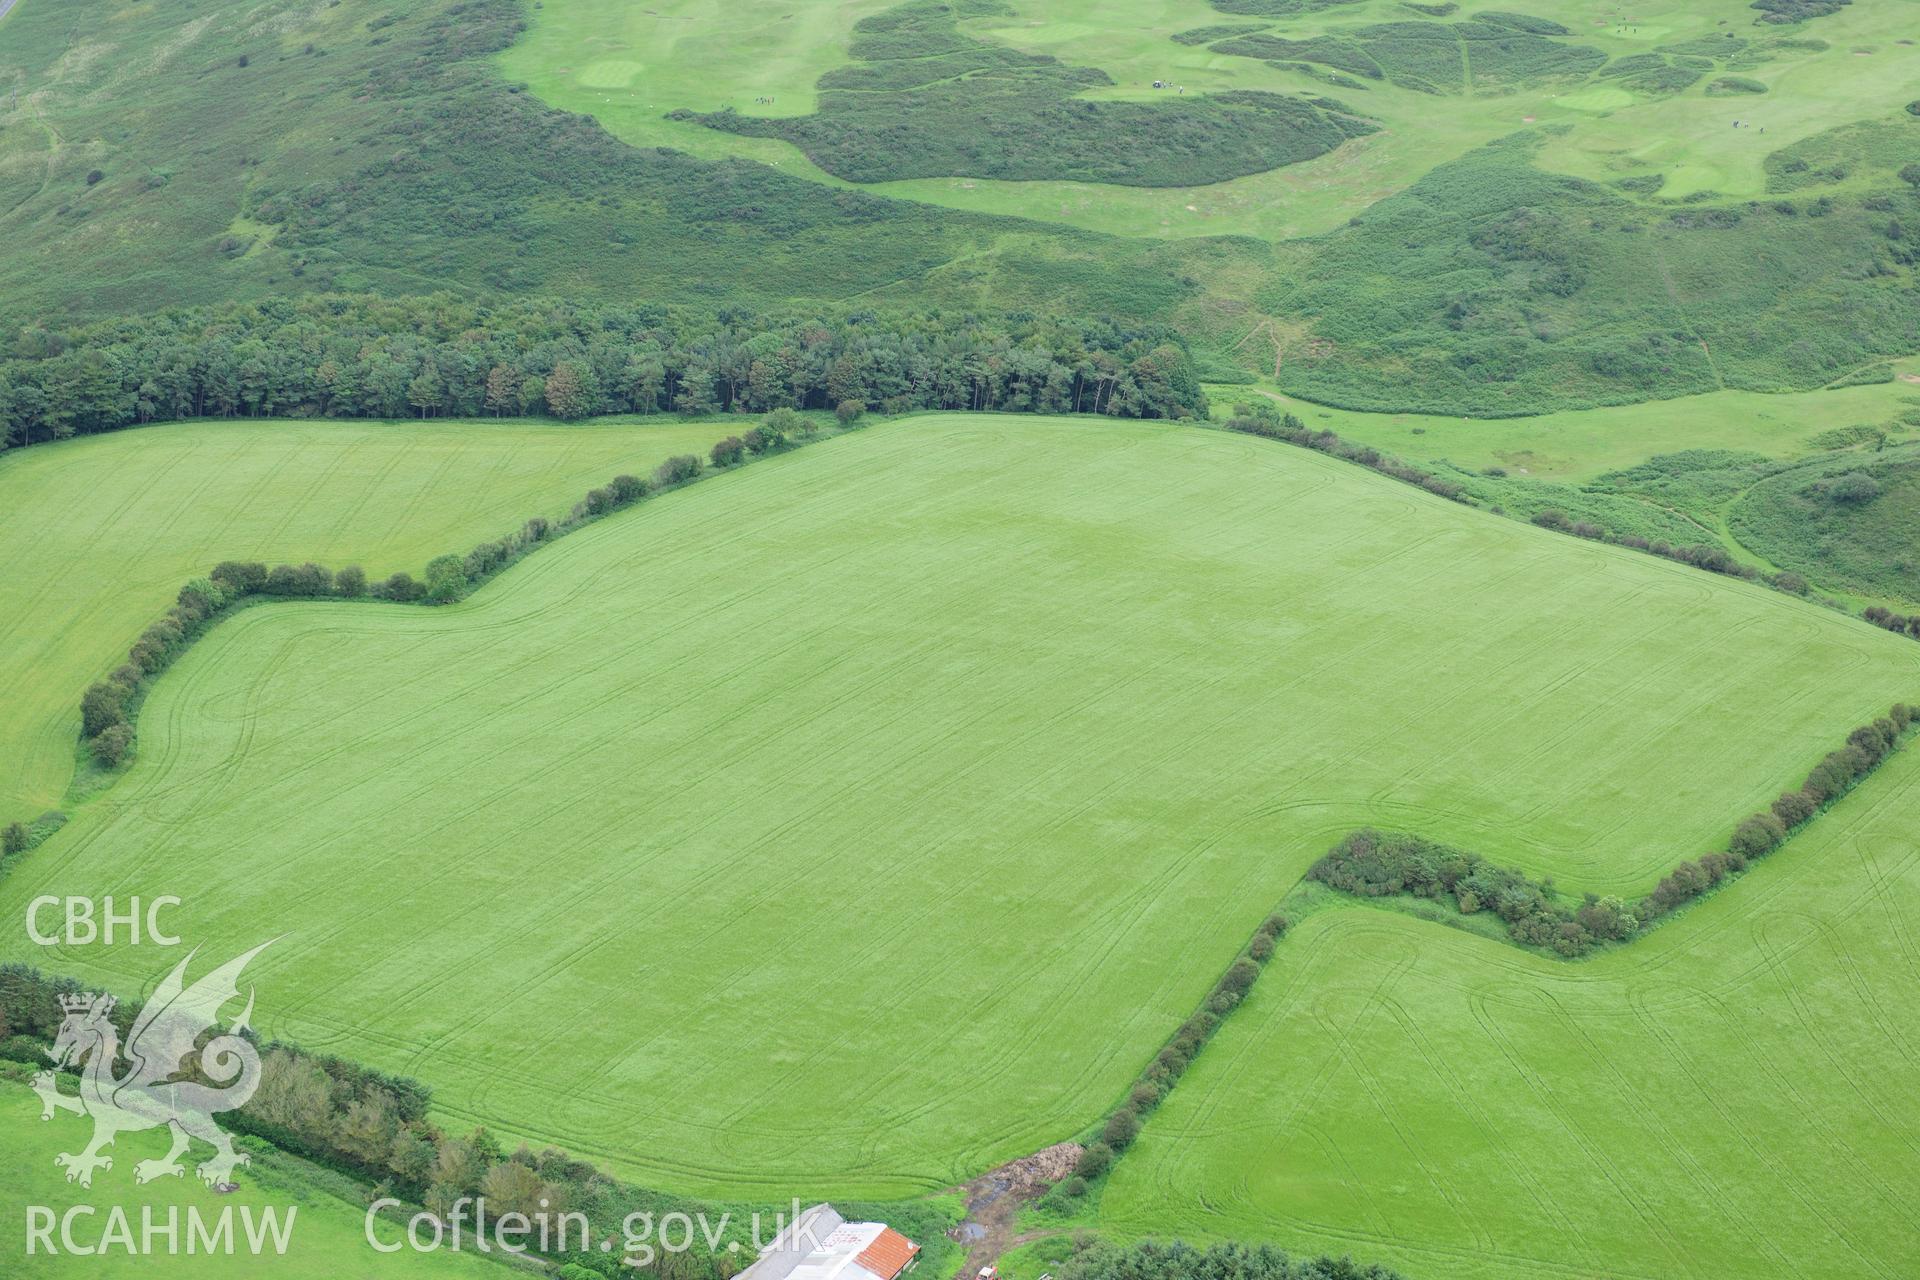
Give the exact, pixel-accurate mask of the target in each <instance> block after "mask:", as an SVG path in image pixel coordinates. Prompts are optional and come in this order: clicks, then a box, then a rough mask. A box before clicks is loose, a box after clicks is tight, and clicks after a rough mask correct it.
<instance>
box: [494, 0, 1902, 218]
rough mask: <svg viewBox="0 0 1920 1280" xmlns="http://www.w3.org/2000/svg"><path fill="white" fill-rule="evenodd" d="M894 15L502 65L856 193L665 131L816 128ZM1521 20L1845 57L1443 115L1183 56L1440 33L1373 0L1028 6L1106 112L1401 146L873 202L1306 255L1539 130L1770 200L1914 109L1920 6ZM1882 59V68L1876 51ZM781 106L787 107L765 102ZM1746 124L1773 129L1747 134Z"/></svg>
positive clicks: (1626, 166)
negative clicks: (1322, 238)
mask: <svg viewBox="0 0 1920 1280" xmlns="http://www.w3.org/2000/svg"><path fill="white" fill-rule="evenodd" d="M890 7H892V5H891V3H889V0H861V3H858V4H853V5H845V6H830V7H820V6H814V7H802V8H799V9H795V8H793V7H792V6H782V5H776V4H771V3H764V2H760V0H756V2H755V3H750V4H748V5H745V6H741V5H717V4H714V3H712V2H711V0H666V2H665V3H660V4H655V5H650V6H648V7H646V8H644V9H640V8H636V7H634V6H630V5H623V4H620V3H617V0H543V3H542V4H541V6H540V7H539V8H538V9H536V10H534V11H533V13H532V14H531V26H530V28H529V30H528V32H527V34H526V35H525V36H523V37H522V38H521V39H520V40H519V41H518V42H517V43H516V44H515V45H514V46H513V47H512V48H511V49H509V50H507V51H506V52H505V53H504V54H502V55H501V57H500V60H499V61H500V66H501V69H502V70H503V72H504V73H505V74H507V75H508V76H510V77H512V78H514V79H518V80H523V81H525V82H526V83H528V84H529V85H530V86H531V87H532V88H533V90H534V91H535V92H536V93H538V94H540V96H541V97H542V98H543V99H545V100H546V101H549V102H551V103H553V104H554V105H556V106H560V107H564V108H566V109H567V110H570V111H578V112H581V113H583V114H587V115H591V116H593V117H594V118H595V119H597V120H599V121H600V122H602V123H603V124H604V125H605V126H606V127H607V128H609V129H611V130H612V131H613V132H614V133H615V134H616V135H617V136H619V137H621V138H623V139H626V140H627V141H629V142H633V143H635V144H637V145H643V146H671V147H675V148H678V149H681V150H685V151H688V152H690V153H692V154H696V155H701V156H704V157H710V158H717V157H721V156H729V155H737V156H747V157H751V158H754V159H758V160H762V161H765V162H767V163H770V164H773V165H775V166H776V167H778V168H780V169H781V170H783V171H784V172H787V173H792V174H797V175H800V176H804V177H807V178H810V179H813V180H815V181H825V182H837V181H838V180H836V179H832V178H831V177H830V176H829V175H827V174H826V173H825V172H823V171H822V170H821V169H819V168H818V167H817V166H816V165H814V164H813V163H811V162H810V161H808V160H807V159H806V157H805V156H803V155H802V154H801V153H800V152H799V150H798V149H797V148H795V147H793V146H792V145H790V144H787V143H784V142H779V141H775V140H772V139H767V138H745V137H738V136H732V135H726V134H718V133H715V132H713V131H712V130H709V129H705V128H702V127H701V126H699V125H697V124H693V123H689V122H684V121H673V120H668V119H666V118H665V117H666V114H667V113H668V112H669V111H672V110H675V109H677V108H678V109H686V110H690V111H696V112H704V111H714V110H719V109H721V108H724V107H734V108H736V109H738V110H739V111H741V112H742V113H743V114H748V115H765V116H798V115H805V114H808V113H811V112H812V111H814V110H815V108H816V107H817V105H818V94H817V92H816V83H817V81H818V80H819V78H820V77H821V76H822V75H825V74H828V73H830V72H833V71H835V70H838V69H840V68H842V67H845V66H846V65H848V63H849V61H850V55H849V52H848V50H849V45H850V44H851V42H852V34H853V33H852V27H853V24H854V23H855V22H856V21H858V20H859V19H861V18H863V17H867V16H871V15H873V14H876V13H880V12H883V11H885V10H886V9H888V8H890ZM1513 7H1514V6H1512V5H1511V4H1509V3H1507V0H1499V2H1497V3H1487V4H1484V5H1482V4H1469V5H1466V6H1463V9H1462V11H1461V13H1459V14H1457V15H1455V17H1456V18H1466V17H1471V16H1472V15H1473V14H1475V13H1478V12H1480V11H1482V10H1483V9H1491V10H1500V9H1508V10H1511V9H1512V8H1513ZM1519 7H1520V9H1521V10H1522V11H1524V12H1526V13H1528V14H1534V15H1538V16H1540V17H1544V18H1547V19H1551V20H1556V21H1558V22H1559V23H1560V24H1562V25H1564V26H1565V27H1566V28H1567V29H1568V30H1569V33H1570V34H1569V35H1568V36H1567V37H1566V42H1567V43H1568V44H1573V45H1580V46H1585V47H1590V48H1596V49H1599V50H1601V51H1602V52H1604V53H1606V54H1608V55H1609V56H1612V57H1615V58H1620V57H1630V56H1633V55H1636V54H1645V53H1646V52H1648V51H1649V50H1652V49H1656V48H1660V47H1665V46H1670V45H1678V44H1683V43H1685V42H1688V41H1692V40H1699V39H1701V38H1703V37H1709V36H1716V35H1720V34H1722V33H1726V32H1737V33H1738V35H1739V37H1740V38H1742V39H1743V40H1745V41H1748V42H1750V43H1751V44H1752V45H1754V46H1755V47H1756V48H1758V47H1759V46H1761V45H1764V44H1768V43H1769V42H1772V43H1773V44H1774V45H1776V46H1777V45H1778V41H1779V40H1780V39H1782V38H1789V37H1795V36H1797V37H1801V38H1803V39H1804V38H1817V39H1818V40H1819V41H1820V42H1821V43H1823V44H1825V45H1826V46H1827V47H1825V48H1821V49H1814V48H1795V47H1773V48H1771V49H1770V50H1769V51H1768V52H1767V53H1766V55H1765V60H1764V61H1762V62H1760V63H1759V65H1758V67H1757V68H1756V70H1755V74H1757V75H1759V76H1761V77H1763V78H1764V79H1765V80H1767V81H1770V82H1772V87H1773V88H1774V92H1773V93H1772V94H1770V95H1769V96H1768V99H1767V101H1766V102H1765V103H1764V104H1756V103H1755V102H1754V101H1753V100H1752V99H1749V98H1744V97H1739V96H1735V97H1713V96H1709V95H1708V94H1707V93H1706V80H1702V81H1701V82H1700V83H1698V84H1695V85H1693V86H1691V87H1690V88H1688V89H1686V90H1684V91H1683V92H1681V93H1680V94H1678V95H1669V94H1663V93H1647V92H1637V91H1629V90H1627V89H1623V88H1621V87H1619V83H1618V82H1617V81H1615V80H1611V79H1607V78H1604V77H1595V78H1593V80H1592V81H1591V82H1590V83H1573V84H1569V83H1561V82H1543V83H1537V84H1533V83H1519V84H1515V85H1512V86H1510V87H1509V88H1508V90H1507V91H1506V92H1485V91H1483V92H1481V93H1478V94H1476V95H1474V96H1453V97H1449V98H1446V99H1444V100H1440V101H1436V99H1435V97H1434V95H1433V94H1431V93H1428V92H1422V91H1420V90H1418V89H1413V88H1408V87H1406V86H1404V85H1401V84H1398V83H1395V82H1393V81H1390V80H1389V81H1378V82H1376V81H1368V82H1367V83H1366V87H1365V89H1364V90H1362V91H1351V90H1346V89H1341V88H1331V89H1330V88H1329V87H1328V85H1327V84H1325V83H1324V82H1322V81H1320V80H1318V79H1316V78H1314V77H1312V76H1310V75H1307V74H1304V73H1302V72H1300V71H1297V70H1290V69H1287V68H1285V67H1277V66H1271V65H1268V63H1267V62H1266V61H1263V60H1261V59H1258V58H1252V57H1236V56H1231V55H1229V54H1223V53H1220V52H1218V51H1216V50H1215V49H1214V48H1213V47H1211V45H1209V44H1197V45H1193V44H1182V43H1179V42H1176V41H1175V40H1174V39H1173V36H1174V35H1176V34H1178V33H1180V32H1184V31H1189V30H1193V29H1196V28H1204V27H1208V26H1217V25H1237V26H1248V27H1262V26H1264V27H1267V28H1269V29H1271V30H1273V31H1274V32H1275V33H1277V34H1281V35H1284V36H1286V37H1288V38H1293V39H1298V38H1306V37H1313V36H1318V35H1325V34H1332V35H1335V36H1341V35H1344V34H1346V33H1349V32H1351V31H1353V30H1356V29H1359V28H1363V27H1366V26H1369V25H1375V24H1380V23H1383V22H1396V21H1400V22H1404V21H1409V20H1413V19H1417V18H1418V17H1419V16H1420V15H1418V14H1415V13H1413V12H1412V11H1410V10H1408V9H1407V8H1405V7H1404V6H1403V5H1401V4H1399V3H1397V0H1361V2H1360V3H1352V4H1340V5H1334V6H1331V7H1329V8H1327V9H1324V10H1322V11H1320V12H1317V13H1306V14H1301V15H1297V16H1294V17H1291V18H1286V19H1282V20H1276V19H1260V18H1257V17H1252V18H1250V17H1245V16H1242V15H1240V14H1236V13H1231V12H1222V11H1221V10H1220V9H1216V8H1214V7H1212V6H1211V5H1209V4H1207V3H1206V2H1205V0H1127V3H1124V4H1120V5H1115V4H1111V3H1096V2H1095V0H1014V3H1012V4H1011V6H1010V7H1009V10H1008V12H1006V13H1004V14H999V15H987V16H979V17H974V18H969V19H967V21H966V23H965V29H966V30H967V31H968V32H969V33H970V34H971V35H973V36H975V37H976V38H980V39H987V40H991V41H994V42H997V43H1000V44H1003V45H1005V46H1007V47H1010V48H1013V49H1016V50H1019V51H1021V52H1025V53H1041V54H1047V55H1051V56H1053V57H1056V58H1058V59H1060V60H1061V61H1062V62H1066V63H1070V64H1074V65H1080V66H1092V67H1097V68H1099V69H1100V70H1102V71H1104V72H1105V73H1106V74H1107V75H1108V76H1109V77H1110V78H1111V79H1112V80H1113V82H1114V83H1113V84H1112V85H1111V86H1110V87H1104V88H1100V89H1096V90H1092V91H1089V93H1088V94H1087V95H1086V96H1087V97H1088V98H1089V100H1095V101H1099V100H1132V101H1143V102H1145V101H1152V100H1154V96H1155V95H1154V91H1153V90H1152V88H1151V85H1152V82H1153V81H1154V80H1156V79H1164V80H1167V81H1169V82H1171V83H1175V84H1179V85H1183V86H1186V87H1187V89H1188V92H1189V93H1203V94H1205V93H1218V92H1225V91H1229V90H1236V89H1257V90H1268V91H1273V92H1283V93H1296V94H1304V93H1330V94H1332V96H1335V97H1337V98H1340V99H1341V100H1342V101H1345V102H1347V103H1349V104H1350V105H1352V106H1353V107H1355V108H1357V109H1359V110H1361V111H1363V112H1365V113H1367V114H1368V115H1371V116H1374V117H1376V118H1378V119H1380V120H1381V121H1382V122H1384V124H1385V125H1386V129H1385V131H1384V132H1383V133H1382V134H1379V135H1376V136H1371V137H1366V138H1361V139H1358V140H1356V141H1353V142H1350V143H1348V144H1347V145H1346V146H1344V147H1342V148H1340V149H1339V151H1337V152H1335V153H1333V154H1331V155H1328V156H1325V157H1322V158H1320V159H1318V160H1312V161H1308V162H1306V163H1303V164H1296V165H1288V166H1286V167H1285V168H1277V169H1274V170H1272V171H1270V172H1268V173H1263V174H1255V175H1252V176H1249V177H1245V178H1238V179H1234V180H1232V181H1228V182H1220V183H1212V184H1208V185H1204V186H1197V187H1178V188H1167V189H1157V190H1156V189H1140V188H1127V187H1116V186H1112V185H1106V184H1090V183H1080V182H1062V181H1037V182H1005V181H993V180H990V179H978V178H970V177H954V178H922V179H910V180H904V181H896V182H883V183H877V184H871V185H870V186H869V187H868V189H870V190H874V191H878V192H881V193H884V194H887V195H892V196H898V197H902V198H906V199H911V200H919V201H926V202H929V203H934V204H940V205H946V206H949V207H953V208H957V209H966V210H970V211H974V212H982V213H996V214H1014V215H1018V216H1020V217H1026V218H1036V219H1041V220H1045V221H1054V222H1064V223H1067V224H1070V225H1073V226H1077V227H1082V228H1085V229H1088V230H1094V231H1103V232H1110V233H1113V234H1118V235H1127V236H1195V235H1255V236H1260V237H1262V238H1266V239H1288V238H1293V237H1296V236H1302V235H1315V234H1319V233H1322V232H1325V231H1328V230H1331V229H1333V228H1335V227H1337V226H1338V225H1339V224H1340V223H1342V222H1344V221H1345V220H1346V219H1347V218H1349V217H1351V216H1353V215H1354V214H1356V213H1359V212H1360V211H1361V210H1363V209H1364V208H1366V207H1367V206H1368V205H1369V204H1372V203H1373V202H1374V201H1376V200H1379V199H1381V198H1383V197H1385V196H1387V195H1390V194H1392V193H1393V192H1395V191H1399V190H1402V189H1404V188H1406V187H1407V186H1410V185H1411V184H1412V183H1413V182H1415V181H1417V180H1418V179H1419V178H1420V177H1421V176H1422V175H1424V174H1425V173H1427V172H1428V171H1430V170H1431V169H1432V168H1433V167H1434V166H1435V165H1436V164H1439V163H1442V162H1444V161H1446V160H1449V159H1454V158H1457V157H1458V156H1460V155H1463V154H1465V153H1466V152H1467V151H1469V150H1471V149H1473V148H1475V147H1478V146H1482V145H1484V144H1486V143H1488V142H1490V141H1492V140H1493V139H1495V138H1498V137H1501V136H1503V135H1505V134H1508V133H1512V132H1514V131H1515V130H1517V129H1521V128H1524V127H1526V126H1527V125H1528V124H1534V123H1537V124H1540V125H1546V126H1555V125H1558V126H1566V130H1567V131H1566V132H1565V133H1564V134H1563V135H1562V136H1561V137H1560V138H1559V139H1558V140H1557V141H1555V142H1554V143H1553V144H1552V145H1551V146H1550V147H1549V149H1548V153H1547V156H1546V157H1545V163H1546V164H1547V165H1548V166H1549V167H1550V168H1552V169H1554V170H1556V171H1561V172H1566V173H1570V174H1574V175H1577V176H1580V177H1586V178H1591V179H1594V180H1596V181H1611V180H1614V179H1617V178H1622V177H1634V176H1638V175H1643V174H1648V173H1659V174H1662V175H1663V176H1664V177H1665V179H1666V183H1667V186H1666V188H1665V194H1667V195H1671V196H1685V195H1689V194H1692V193H1694V192H1698V191H1706V190H1711V191H1715V192H1718V193H1720V194H1722V195H1724V196H1729V197H1749V196H1755V195H1759V194H1761V193H1763V192H1764V191H1765V190H1766V189H1767V177H1766V173H1765V171H1764V162H1765V160H1766V157H1767V155H1768V154H1769V153H1770V152H1771V151H1772V150H1774V149H1775V148H1778V147H1783V146H1786V145H1789V144H1791V143H1794V142H1797V141H1800V140H1801V139H1804V138H1807V137H1810V136H1812V135H1814V134H1817V133H1820V132H1824V131H1825V130H1828V129H1830V128H1832V127H1834V126H1835V125H1839V124H1842V123H1849V122H1853V121H1860V120H1869V119H1877V118H1881V117H1885V116H1888V115H1889V114H1890V113H1892V112H1894V111H1897V110H1898V109H1899V108H1900V107H1901V106H1902V105H1903V104H1904V103H1905V102H1907V101H1908V100H1909V99H1910V98H1911V96H1912V94H1911V92H1910V89H1911V85H1912V80H1913V68H1914V59H1913V57H1912V55H1911V53H1910V52H1908V51H1906V50H1905V48H1904V47H1903V46H1901V45H1899V44H1898V43H1897V41H1898V40H1899V39H1900V38H1901V37H1903V36H1904V35H1906V34H1907V27H1908V25H1909V23H1908V21H1907V19H1908V16H1909V15H1908V14H1907V13H1906V11H1905V7H1904V5H1902V4H1888V5H1868V4H1855V5H1853V6H1851V7H1850V8H1848V9H1846V10H1843V11H1842V12H1841V13H1839V14H1836V15H1832V16H1830V17H1827V18H1823V19H1821V20H1819V21H1817V22H1813V23H1809V24H1806V25H1805V26H1803V27H1800V28H1794V29H1789V30H1785V31H1783V30H1781V29H1777V28H1775V29H1769V28H1761V27H1755V26H1754V25H1753V16H1754V15H1753V12H1752V10H1750V9H1749V8H1747V6H1746V4H1745V3H1744V2H1743V0H1709V2H1707V3H1702V0H1657V2H1656V3H1654V4H1652V5H1649V6H1635V7H1634V8H1633V9H1632V10H1631V16H1632V24H1631V29H1629V25H1628V22H1627V21H1626V18H1627V14H1628V11H1627V10H1626V9H1625V8H1623V7H1622V6H1619V5H1610V4H1580V3H1575V2H1574V0H1536V2H1534V3H1529V4H1527V5H1524V6H1519ZM1862 47H1871V48H1872V50H1873V53H1872V54H1871V55H1870V56H1864V57H1862V56H1855V54H1854V52H1853V51H1854V50H1855V49H1856V48H1862ZM1709 78H1711V77H1709ZM763 97H766V98H771V99H772V101H771V102H770V103H761V102H758V101H756V100H757V99H759V98H763ZM1736 119H1744V120H1747V121H1755V120H1757V121H1758V124H1757V125H1756V126H1755V127H1752V128H1746V129H1741V130H1738V131H1736V130H1735V129H1733V127H1732V122H1733V121H1734V120H1736ZM1760 126H1764V127H1765V129H1766V131H1765V132H1764V133H1763V132H1761V128H1760Z"/></svg>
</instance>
